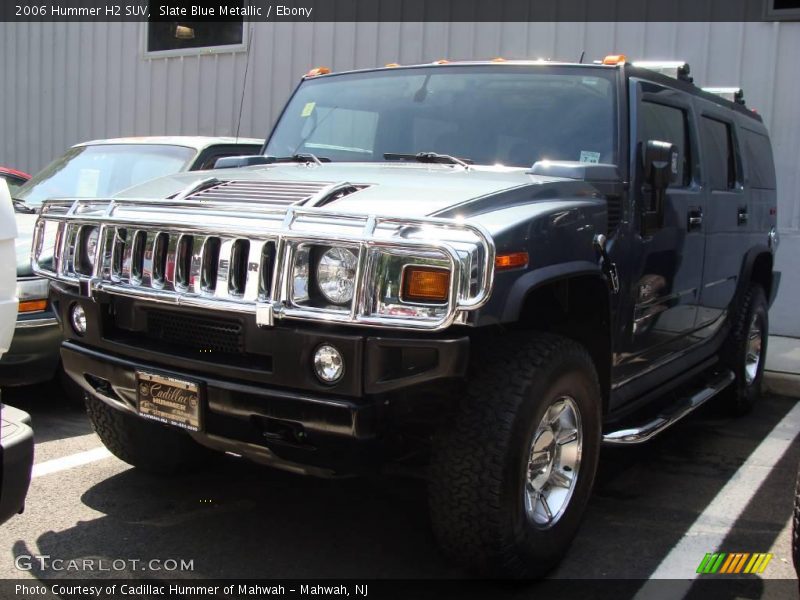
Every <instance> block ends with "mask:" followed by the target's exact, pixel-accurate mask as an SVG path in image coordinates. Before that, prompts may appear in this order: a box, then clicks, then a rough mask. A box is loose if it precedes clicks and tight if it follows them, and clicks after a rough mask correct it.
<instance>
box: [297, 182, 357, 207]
mask: <svg viewBox="0 0 800 600" xmlns="http://www.w3.org/2000/svg"><path fill="white" fill-rule="evenodd" d="M368 187H370V186H369V185H367V184H365V183H342V184H339V185H336V186H334V187H333V189H330V190H326V191H325V193H323V194H320V197H319V198H318V199H312V200H310V201H308V202H306V203H305V205H306V206H326V205H328V204H331V203H333V202H336V201H337V200H341V199H342V198H344V197H345V196H349V195H350V194H355V193H356V192H360V191H361V190H363V189H365V188H368Z"/></svg>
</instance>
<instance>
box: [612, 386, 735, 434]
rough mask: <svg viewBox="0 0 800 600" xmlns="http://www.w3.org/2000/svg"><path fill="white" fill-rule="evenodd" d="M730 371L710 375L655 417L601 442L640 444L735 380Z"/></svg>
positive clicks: (620, 431)
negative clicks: (706, 379)
mask: <svg viewBox="0 0 800 600" xmlns="http://www.w3.org/2000/svg"><path fill="white" fill-rule="evenodd" d="M735 379H736V378H735V376H734V374H733V372H732V371H723V372H721V373H717V374H715V375H714V376H712V378H711V380H710V381H709V382H708V383H707V384H706V385H705V387H703V388H701V389H700V390H698V391H697V392H695V393H694V394H692V395H691V396H689V397H688V398H683V399H681V400H680V401H678V402H677V403H676V404H674V405H672V406H671V407H669V408H667V409H666V410H665V411H664V412H662V413H661V414H660V415H658V416H657V417H656V418H655V419H653V420H652V421H650V422H649V423H646V424H644V425H642V426H640V427H632V428H629V429H620V430H618V431H612V432H610V433H606V434H604V435H603V444H605V445H607V446H627V445H630V444H641V443H642V442H646V441H648V440H649V439H651V438H653V437H655V436H656V435H658V434H659V433H661V432H662V431H664V430H665V429H667V428H668V427H671V426H672V425H674V424H675V423H677V422H678V421H680V420H681V419H682V418H683V417H685V416H686V415H688V414H689V413H690V412H692V411H693V410H695V409H696V408H698V407H700V406H701V405H703V404H705V403H706V402H708V401H709V400H710V399H711V398H713V397H714V396H716V395H717V394H719V393H720V392H721V391H722V390H724V389H725V388H726V387H728V386H729V385H730V384H731V383H733V381H734V380H735Z"/></svg>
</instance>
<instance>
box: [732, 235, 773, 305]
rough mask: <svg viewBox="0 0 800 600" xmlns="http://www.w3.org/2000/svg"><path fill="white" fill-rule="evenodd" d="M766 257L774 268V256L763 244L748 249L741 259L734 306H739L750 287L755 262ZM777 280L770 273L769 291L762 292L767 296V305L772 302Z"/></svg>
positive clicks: (771, 272)
mask: <svg viewBox="0 0 800 600" xmlns="http://www.w3.org/2000/svg"><path fill="white" fill-rule="evenodd" d="M763 255H768V256H769V257H770V260H771V261H772V267H773V269H774V267H775V255H774V254H773V252H772V251H771V250H770V249H769V248H768V247H767V246H766V245H764V244H759V245H758V246H753V247H752V248H750V249H749V250H748V251H747V252H746V253H745V255H744V258H743V259H742V270H741V274H740V276H739V285H738V286H736V288H737V289H736V296H735V297H734V306H739V303H740V302H741V300H742V298H743V297H744V295H745V294H746V293H747V289H748V288H749V287H750V281H751V280H752V276H753V268H754V267H755V263H756V260H757V259H758V258H759V257H761V256H763ZM776 282H777V279H776V277H775V272H774V270H772V271H770V286H769V289H766V290H764V292H765V293H766V294H767V301H768V303H769V305H770V306H771V305H772V301H773V300H774V299H775V293H776V292H777V286H776Z"/></svg>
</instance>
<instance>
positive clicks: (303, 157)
mask: <svg viewBox="0 0 800 600" xmlns="http://www.w3.org/2000/svg"><path fill="white" fill-rule="evenodd" d="M274 162H303V163H316V164H318V165H321V164H322V163H324V162H331V159H330V158H328V157H327V156H317V155H315V154H311V153H310V152H301V153H298V154H292V155H291V156H280V157H276V158H275V160H274Z"/></svg>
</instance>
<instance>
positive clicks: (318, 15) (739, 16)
mask: <svg viewBox="0 0 800 600" xmlns="http://www.w3.org/2000/svg"><path fill="white" fill-rule="evenodd" d="M788 4H789V5H791V6H790V7H789V8H786V7H787V2H786V0H283V1H278V2H275V1H273V0H227V1H226V0H219V1H217V2H214V1H211V2H209V1H208V0H206V1H205V2H192V1H190V0H171V1H170V0H162V1H149V2H148V1H135V0H118V1H115V0H39V1H31V0H3V2H2V4H0V20H2V21H9V22H14V21H20V22H37V21H39V22H41V21H100V22H113V21H148V20H150V21H183V20H190V21H194V22H198V21H209V22H220V21H229V20H241V19H245V20H249V21H298V22H308V21H316V22H332V21H348V22H358V21H369V22H380V21H384V22H424V21H427V22H456V21H469V22H480V21H495V22H536V21H542V22H553V21H582V22H587V21H618V22H619V21H639V22H641V21H645V22H647V21H650V22H657V21H762V20H784V19H798V18H800V2H789V3H788ZM795 5H796V6H795ZM792 7H794V8H792Z"/></svg>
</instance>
